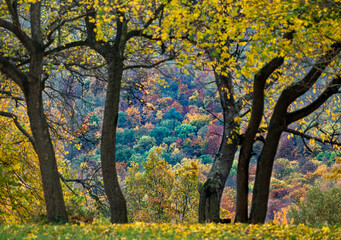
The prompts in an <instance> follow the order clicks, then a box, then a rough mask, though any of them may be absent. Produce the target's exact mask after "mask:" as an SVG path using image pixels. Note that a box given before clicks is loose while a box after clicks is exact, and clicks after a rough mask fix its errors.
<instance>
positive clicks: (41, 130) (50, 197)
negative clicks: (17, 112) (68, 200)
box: [0, 1, 77, 222]
mask: <svg viewBox="0 0 341 240" xmlns="http://www.w3.org/2000/svg"><path fill="white" fill-rule="evenodd" d="M0 6H1V8H0V12H1V18H0V28H1V30H2V31H1V41H2V44H1V52H0V71H1V73H2V74H3V75H2V77H4V76H6V77H8V78H9V79H11V80H12V81H13V83H15V84H16V85H17V86H18V87H19V88H20V90H21V91H22V93H23V95H24V99H25V103H26V106H27V114H28V117H29V121H30V128H31V132H32V138H30V140H32V145H33V146H34V149H35V151H36V153H37V155H38V158H39V166H40V171H41V176H42V182H43V191H44V198H45V203H46V210H47V218H48V221H52V222H58V221H62V222H64V221H67V214H66V210H65V203H64V199H63V193H62V188H61V184H60V181H59V175H58V170H57V163H56V157H55V152H54V148H53V145H52V141H51V137H50V132H49V127H48V123H47V121H46V116H45V113H44V106H43V90H44V85H45V82H46V81H47V79H48V78H49V72H48V71H47V69H46V68H45V67H44V63H45V62H44V57H45V56H46V55H49V54H52V53H55V52H56V51H59V50H63V49H66V48H67V47H70V45H72V44H66V45H64V46H63V47H59V48H58V47H57V46H56V41H55V40H56V38H57V36H56V34H55V33H56V32H58V31H59V30H60V29H61V28H62V27H63V26H64V25H65V23H67V22H68V21H71V19H68V18H64V19H62V18H61V16H62V15H63V13H65V14H66V13H67V12H68V10H69V8H65V9H60V8H59V6H57V5H56V4H54V3H50V2H45V3H43V2H42V1H25V2H23V1H20V2H18V1H3V2H2V3H1V5H0ZM58 9H59V10H58ZM44 13H49V14H50V15H49V17H47V16H46V15H43V14H44ZM43 18H48V19H49V20H50V21H42V19H43ZM59 40H63V38H62V37H61V36H60V38H59ZM75 45H77V44H75ZM12 118H15V116H12Z"/></svg>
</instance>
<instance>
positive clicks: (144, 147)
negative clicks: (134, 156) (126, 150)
mask: <svg viewBox="0 0 341 240" xmlns="http://www.w3.org/2000/svg"><path fill="white" fill-rule="evenodd" d="M155 143H156V140H155V138H153V137H151V136H142V137H141V138H140V140H139V141H138V142H137V143H136V144H135V145H134V150H135V151H136V152H138V153H144V152H146V151H148V150H149V149H151V148H152V147H153V146H155Z"/></svg>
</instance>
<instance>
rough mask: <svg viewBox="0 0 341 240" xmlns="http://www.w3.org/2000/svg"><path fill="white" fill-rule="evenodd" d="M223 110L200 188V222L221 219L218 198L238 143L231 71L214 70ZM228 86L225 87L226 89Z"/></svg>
mask: <svg viewBox="0 0 341 240" xmlns="http://www.w3.org/2000/svg"><path fill="white" fill-rule="evenodd" d="M215 78H216V84H217V87H218V90H219V95H220V101H221V105H222V108H223V114H224V131H223V138H222V141H221V144H220V147H219V151H218V154H217V155H216V157H215V159H214V162H213V165H212V168H211V170H210V172H209V175H208V177H207V180H206V182H205V183H204V185H203V186H202V187H201V189H199V192H200V199H199V222H200V223H206V222H220V201H221V197H222V192H223V190H224V186H225V183H226V180H227V177H228V176H229V173H230V170H231V167H232V163H233V159H234V155H235V153H236V151H237V147H238V126H239V124H238V123H237V122H235V121H234V120H235V118H236V117H237V116H239V115H238V113H239V112H238V111H237V107H236V103H235V101H234V98H233V87H232V77H231V75H228V76H222V75H218V74H215ZM226 89H227V90H226Z"/></svg>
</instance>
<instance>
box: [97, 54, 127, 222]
mask: <svg viewBox="0 0 341 240" xmlns="http://www.w3.org/2000/svg"><path fill="white" fill-rule="evenodd" d="M106 60H107V63H108V86H107V91H106V99H105V107H104V118H103V128H102V140H101V164H102V173H103V182H104V189H105V193H106V195H107V197H108V200H109V205H110V213H111V222H112V223H127V222H128V218H127V206H126V201H125V199H124V196H123V194H122V191H121V188H120V186H119V183H118V179H117V173H116V166H115V142H116V139H115V138H116V126H117V117H118V110H119V100H120V89H121V79H122V70H123V62H122V61H121V60H120V59H117V58H116V59H115V58H114V59H106Z"/></svg>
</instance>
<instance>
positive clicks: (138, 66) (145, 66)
mask: <svg viewBox="0 0 341 240" xmlns="http://www.w3.org/2000/svg"><path fill="white" fill-rule="evenodd" d="M174 58H175V56H170V57H169V58H165V59H162V60H160V61H158V62H156V63H153V64H150V65H144V64H138V65H130V66H126V67H124V68H123V71H124V70H128V69H134V68H153V67H156V66H158V65H160V64H162V63H164V62H167V61H170V60H173V59H174Z"/></svg>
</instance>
